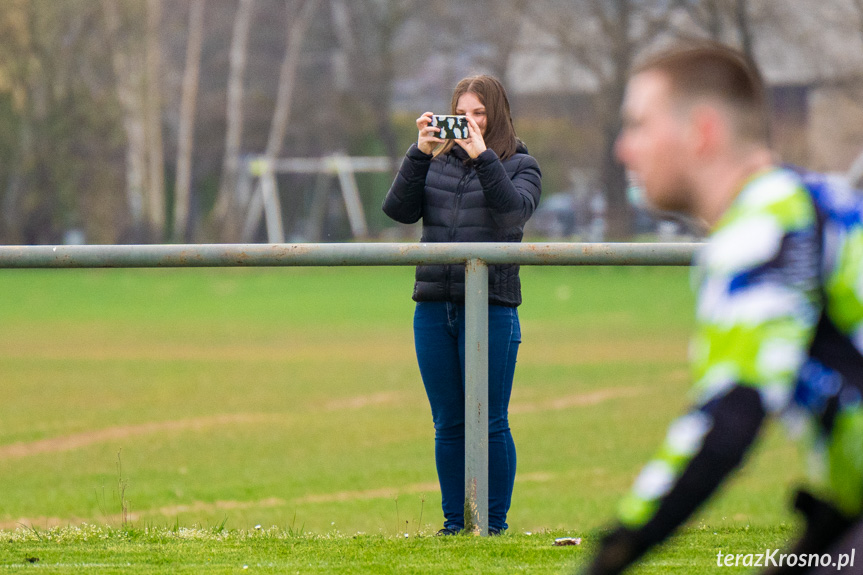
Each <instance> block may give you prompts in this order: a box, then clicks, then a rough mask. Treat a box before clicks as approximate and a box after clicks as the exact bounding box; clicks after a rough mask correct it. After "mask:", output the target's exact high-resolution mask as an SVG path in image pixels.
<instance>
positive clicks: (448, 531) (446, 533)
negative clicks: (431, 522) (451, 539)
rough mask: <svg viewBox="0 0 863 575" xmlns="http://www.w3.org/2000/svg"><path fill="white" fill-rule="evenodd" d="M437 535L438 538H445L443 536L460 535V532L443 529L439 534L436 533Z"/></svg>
mask: <svg viewBox="0 0 863 575" xmlns="http://www.w3.org/2000/svg"><path fill="white" fill-rule="evenodd" d="M435 535H436V536H443V535H458V531H453V530H452V529H448V528H446V527H444V528H443V529H441V530H440V531H438V532H437V533H435Z"/></svg>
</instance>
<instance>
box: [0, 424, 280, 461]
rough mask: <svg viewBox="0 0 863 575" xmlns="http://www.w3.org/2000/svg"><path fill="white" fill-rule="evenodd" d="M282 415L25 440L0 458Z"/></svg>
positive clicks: (2, 452)
mask: <svg viewBox="0 0 863 575" xmlns="http://www.w3.org/2000/svg"><path fill="white" fill-rule="evenodd" d="M283 420H284V416H283V415H279V414H269V413H229V414H222V415H212V416H207V417H196V418H192V419H181V420H177V421H155V422H149V423H141V424H138V425H118V426H114V427H106V428H104V429H96V430H93V431H85V432H82V433H75V434H71V435H65V436H62V437H52V438H48V439H40V440H38V441H27V442H20V443H12V444H10V445H3V446H0V459H15V458H18V457H28V456H31V455H39V454H42V453H56V452H61V451H71V450H73V449H80V448H82V447H87V446H88V445H92V444H94V443H101V442H104V441H113V440H117V439H125V438H127V437H133V436H137V435H147V434H151V433H160V432H165V431H186V430H200V429H205V428H209V427H217V426H222V425H235V424H248V423H265V422H272V421H283Z"/></svg>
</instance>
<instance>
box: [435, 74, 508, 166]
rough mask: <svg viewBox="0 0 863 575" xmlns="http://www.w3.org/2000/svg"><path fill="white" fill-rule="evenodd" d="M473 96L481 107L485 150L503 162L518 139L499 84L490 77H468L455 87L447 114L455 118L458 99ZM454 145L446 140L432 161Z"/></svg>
mask: <svg viewBox="0 0 863 575" xmlns="http://www.w3.org/2000/svg"><path fill="white" fill-rule="evenodd" d="M468 93H470V94H474V95H476V97H477V98H478V99H479V101H480V103H482V105H483V106H485V114H486V120H485V122H486V123H485V134H484V135H483V140H485V146H486V148H489V149H491V150H494V151H495V153H496V154H497V155H498V157H499V158H500V159H501V160H505V159H507V158H509V157H510V156H512V155H513V154H515V150H516V147H517V145H518V137H517V136H516V135H515V127H514V126H513V124H512V112H510V110H509V99H507V97H506V90H504V88H503V84H501V83H500V81H498V79H497V78H495V77H494V76H488V75H485V74H482V75H479V76H469V77H467V78H465V79H464V80H462V81H461V82H459V83H458V84H456V87H455V91H453V94H452V104H451V105H450V113H451V114H455V110H456V107H457V106H458V99H459V98H461V97H462V96H463V95H465V94H468ZM454 145H455V142H454V141H452V140H449V141H448V142H447V143H445V144H443V145H442V146H441V147H440V148H438V149H437V150H435V152H434V155H435V157H437V156H439V155H441V154H446V153H447V152H449V151H450V150H451V149H452V147H453V146H454Z"/></svg>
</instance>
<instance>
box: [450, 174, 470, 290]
mask: <svg viewBox="0 0 863 575" xmlns="http://www.w3.org/2000/svg"><path fill="white" fill-rule="evenodd" d="M468 180H470V168H468V171H467V173H465V175H463V176H462V177H461V180H459V182H458V185H457V186H456V188H455V205H454V206H453V210H452V222H450V228H449V241H451V242H452V241H454V240H455V231H456V225H457V222H458V211H459V208H460V207H461V196H462V192H464V188H465V186H466V185H467V182H468ZM451 280H452V265H447V267H446V291H447V294H449V293H450V291H451V287H452V286H451Z"/></svg>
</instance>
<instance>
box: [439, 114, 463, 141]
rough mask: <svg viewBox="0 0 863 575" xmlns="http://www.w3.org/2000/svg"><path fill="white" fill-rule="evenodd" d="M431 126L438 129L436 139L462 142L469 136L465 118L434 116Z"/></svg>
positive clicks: (443, 115)
mask: <svg viewBox="0 0 863 575" xmlns="http://www.w3.org/2000/svg"><path fill="white" fill-rule="evenodd" d="M430 125H431V126H437V127H438V128H440V134H438V138H443V139H444V140H463V139H465V138H467V137H468V136H470V131H469V130H468V125H467V116H449V115H445V114H435V115H434V116H432V121H431V124H430Z"/></svg>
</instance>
